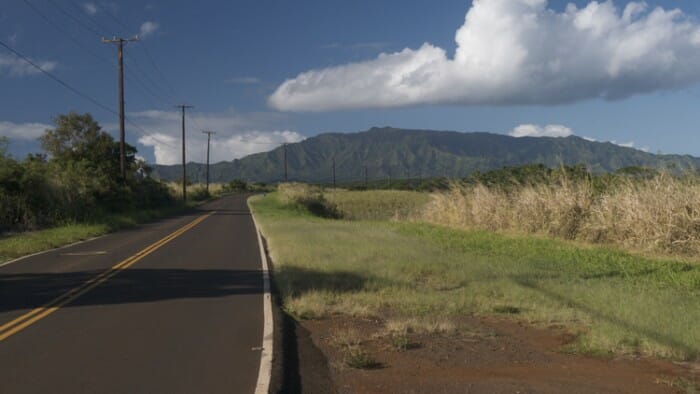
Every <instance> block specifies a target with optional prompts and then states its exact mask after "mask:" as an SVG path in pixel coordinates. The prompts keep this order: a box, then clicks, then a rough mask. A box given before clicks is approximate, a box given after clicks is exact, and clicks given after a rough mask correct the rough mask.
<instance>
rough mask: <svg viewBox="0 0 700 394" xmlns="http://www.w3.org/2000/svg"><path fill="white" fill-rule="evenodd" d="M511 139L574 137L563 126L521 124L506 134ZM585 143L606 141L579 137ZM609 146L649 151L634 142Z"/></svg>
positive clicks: (615, 142)
mask: <svg viewBox="0 0 700 394" xmlns="http://www.w3.org/2000/svg"><path fill="white" fill-rule="evenodd" d="M508 135H510V136H511V137H516V138H520V137H557V138H564V137H569V136H572V135H574V131H573V130H572V129H571V128H569V127H566V126H563V125H557V124H553V125H546V126H540V125H536V124H521V125H519V126H516V127H515V128H513V130H511V132H510V133H508ZM581 138H583V139H584V140H586V141H590V142H606V141H598V140H597V139H595V138H591V137H586V136H581ZM609 142H610V143H611V144H615V145H617V146H622V147H625V148H632V149H637V150H641V151H644V152H649V151H650V149H649V147H647V146H645V147H638V146H636V144H635V143H634V141H629V142H617V141H615V140H612V141H609Z"/></svg>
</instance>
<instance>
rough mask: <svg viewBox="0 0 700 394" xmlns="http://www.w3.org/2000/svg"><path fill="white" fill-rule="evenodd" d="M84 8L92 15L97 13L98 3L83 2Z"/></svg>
mask: <svg viewBox="0 0 700 394" xmlns="http://www.w3.org/2000/svg"><path fill="white" fill-rule="evenodd" d="M83 9H84V10H85V12H87V13H88V14H90V15H95V14H97V5H95V3H83Z"/></svg>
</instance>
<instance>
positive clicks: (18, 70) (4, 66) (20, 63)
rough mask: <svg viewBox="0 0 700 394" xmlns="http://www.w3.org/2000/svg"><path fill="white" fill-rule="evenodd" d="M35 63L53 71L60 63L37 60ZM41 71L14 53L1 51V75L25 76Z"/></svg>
mask: <svg viewBox="0 0 700 394" xmlns="http://www.w3.org/2000/svg"><path fill="white" fill-rule="evenodd" d="M32 61H33V62H34V64H36V65H37V66H39V67H41V68H42V69H43V70H44V71H52V70H54V69H55V68H56V66H57V65H58V63H56V62H51V61H35V60H32ZM38 73H40V71H39V70H37V69H36V68H34V67H33V66H32V65H31V64H29V63H27V62H25V61H24V60H22V59H20V58H17V57H15V56H13V55H9V54H4V53H0V75H2V74H8V75H10V76H12V77H24V76H27V75H34V74H38Z"/></svg>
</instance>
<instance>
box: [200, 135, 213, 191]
mask: <svg viewBox="0 0 700 394" xmlns="http://www.w3.org/2000/svg"><path fill="white" fill-rule="evenodd" d="M202 133H204V134H206V135H207V194H209V146H210V145H211V135H212V134H216V131H202Z"/></svg>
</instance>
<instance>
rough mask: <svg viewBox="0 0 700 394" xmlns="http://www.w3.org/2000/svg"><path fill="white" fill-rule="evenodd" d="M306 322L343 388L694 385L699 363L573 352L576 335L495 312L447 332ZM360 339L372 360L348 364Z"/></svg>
mask: <svg viewBox="0 0 700 394" xmlns="http://www.w3.org/2000/svg"><path fill="white" fill-rule="evenodd" d="M300 323H301V325H302V326H303V327H304V328H305V329H307V330H308V331H309V333H310V336H311V339H312V340H313V343H314V344H315V345H316V346H317V347H318V348H319V349H320V350H321V351H322V352H323V354H324V355H325V356H326V358H327V359H328V364H329V365H330V372H331V379H332V380H333V383H334V385H335V388H336V390H337V391H338V392H340V393H465V392H466V393H679V392H681V393H687V392H691V393H692V392H695V391H694V390H696V389H697V388H698V387H700V366H698V365H697V364H681V363H674V362H670V361H665V360H656V359H648V358H630V357H627V358H615V359H606V358H596V357H588V356H581V355H572V354H566V353H564V352H562V351H561V349H562V347H563V346H565V345H566V344H568V343H570V342H571V341H573V340H574V339H575V337H574V336H573V335H572V334H571V333H570V332H568V331H566V330H565V329H563V328H560V327H550V328H547V329H541V328H535V327H532V326H529V325H527V324H523V323H516V322H511V321H506V320H501V319H496V318H475V317H468V318H463V319H462V320H461V321H459V322H458V323H457V325H456V329H455V330H453V331H451V332H444V333H430V334H427V333H417V332H410V331H409V332H407V333H403V334H401V336H400V337H398V338H397V337H396V336H394V335H392V334H390V333H389V332H388V331H387V329H386V326H385V324H384V323H383V322H381V321H376V320H362V319H352V318H345V317H334V318H330V319H324V320H305V321H301V322H300ZM352 346H359V348H360V349H361V352H363V353H364V356H365V357H367V358H368V360H366V361H367V363H366V368H364V369H358V368H353V367H351V366H349V365H351V364H353V363H352V362H348V361H353V360H348V357H353V355H354V354H355V353H356V352H357V351H358V349H357V348H351V351H348V347H352Z"/></svg>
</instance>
